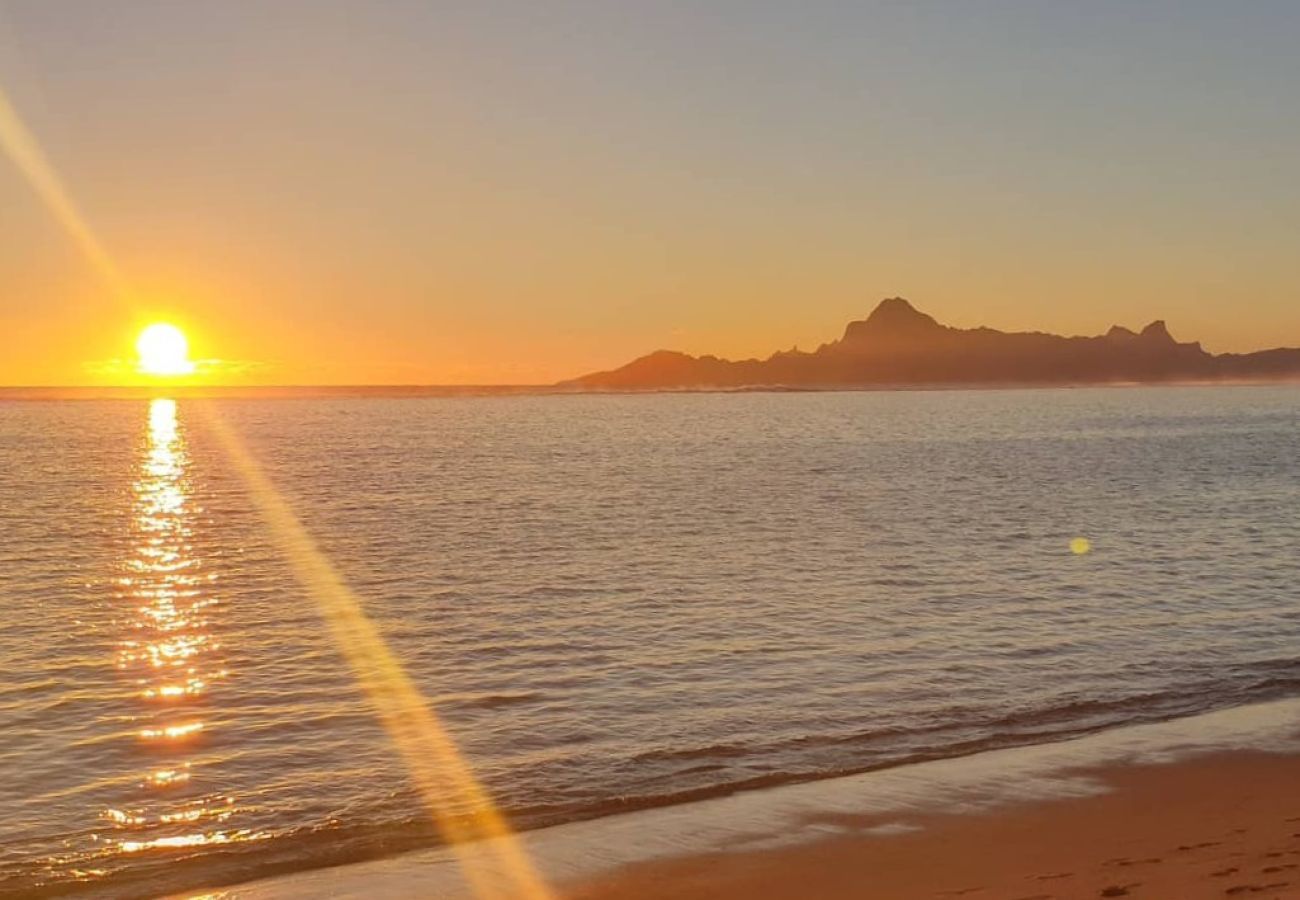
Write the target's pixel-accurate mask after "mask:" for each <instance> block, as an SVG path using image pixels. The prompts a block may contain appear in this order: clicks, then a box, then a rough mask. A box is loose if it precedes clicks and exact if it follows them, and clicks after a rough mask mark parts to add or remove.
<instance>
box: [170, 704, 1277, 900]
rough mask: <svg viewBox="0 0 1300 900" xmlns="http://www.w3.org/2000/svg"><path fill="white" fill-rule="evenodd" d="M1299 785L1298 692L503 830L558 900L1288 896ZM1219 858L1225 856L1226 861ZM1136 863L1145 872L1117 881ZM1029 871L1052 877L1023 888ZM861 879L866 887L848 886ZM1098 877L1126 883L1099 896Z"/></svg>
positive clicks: (402, 863)
mask: <svg viewBox="0 0 1300 900" xmlns="http://www.w3.org/2000/svg"><path fill="white" fill-rule="evenodd" d="M1296 784H1300V698H1292V699H1286V700H1276V701H1271V702H1267V703H1260V704H1253V705H1250V706H1242V707H1235V708H1232V709H1227V710H1220V711H1217V712H1212V713H1205V714H1201V715H1197V716H1191V717H1188V718H1184V719H1176V720H1171V721H1167V722H1159V723H1151V724H1144V725H1134V726H1126V727H1121V728H1116V729H1112V730H1110V731H1105V732H1100V733H1097V734H1093V735H1088V736H1085V737H1081V738H1075V739H1072V740H1067V741H1062V742H1058V743H1049V744H1039V745H1032V746H1024V747H1017V748H1010V749H1002V750H990V751H984V752H982V753H977V754H974V755H972V756H968V757H958V758H953V759H944V760H935V761H931V762H922V763H915V764H910V765H905V766H900V767H897V768H894V769H885V770H878V771H874V772H868V773H864V774H861V775H854V776H845V777H840V778H831V779H825V780H822V781H814V782H805V783H801V784H794V785H787V786H782V787H775V788H770V789H765V790H758V791H752V792H746V793H740V794H735V795H731V796H727V797H722V798H716V799H713V800H704V801H699V802H696V803H689V804H683V805H679V806H673V807H663V808H658V809H651V810H645V811H641V812H634V813H627V814H622V815H615V816H609V817H606V818H603V819H594V820H588V821H584V822H577V823H572V824H568V825H559V826H554V827H551V828H545V829H539V830H537V831H531V832H525V833H522V834H520V835H519V836H518V840H519V842H520V844H521V845H522V846H523V849H524V850H525V851H526V852H527V853H528V855H529V856H530V857H531V858H532V859H533V860H534V862H535V863H536V865H537V867H538V868H539V869H540V870H541V872H542V873H543V875H544V877H545V879H546V881H547V882H548V884H550V885H551V887H552V888H553V890H554V892H555V895H556V896H557V897H565V898H573V900H604V898H616V897H617V898H623V897H627V898H634V900H635V898H644V900H651V898H661V897H662V898H668V897H685V898H690V897H700V898H704V897H721V898H728V897H736V898H741V897H773V898H784V897H791V898H793V897H804V896H823V897H828V898H833V897H840V896H843V897H863V896H867V897H875V896H879V897H882V898H900V900H902V898H909V897H936V896H970V897H972V898H975V900H981V898H984V897H1005V898H1012V900H1016V898H1029V897H1034V898H1036V900H1047V898H1054V900H1056V898H1068V897H1095V896H1128V895H1130V894H1131V895H1132V896H1147V897H1160V898H1167V897H1188V898H1191V897H1200V896H1206V897H1209V896H1236V895H1235V894H1225V893H1224V891H1226V890H1228V889H1229V888H1234V887H1242V890H1241V891H1239V892H1238V893H1239V894H1241V895H1244V896H1261V897H1300V797H1296V796H1295V795H1296V791H1295V787H1294V786H1295V785H1296ZM1292 817H1295V819H1296V821H1287V820H1288V819H1290V818H1292ZM1228 819H1231V820H1232V822H1229V821H1228ZM1239 829H1244V831H1239ZM1293 832H1294V834H1293ZM999 835H1000V837H998V836H999ZM1288 842H1289V843H1288ZM1198 844H1199V845H1203V846H1200V847H1197V845H1198ZM1265 844H1267V845H1268V846H1264V845H1265ZM1275 845H1276V846H1275ZM1116 846H1120V847H1121V850H1120V851H1115V850H1114V847H1116ZM1180 846H1184V847H1188V848H1191V849H1188V850H1181V851H1180V850H1177V848H1178V847H1180ZM1125 847H1127V848H1130V850H1123V849H1122V848H1125ZM1139 847H1141V848H1143V849H1142V850H1140V851H1139V850H1138V849H1137V848H1139ZM492 850H493V848H492V847H490V846H488V845H483V846H475V845H470V846H468V847H465V848H461V856H460V859H461V860H462V861H464V863H465V864H467V865H470V866H473V867H474V868H475V870H476V872H478V874H479V875H480V876H483V875H484V874H486V875H487V877H488V878H489V879H491V878H493V877H495V876H494V874H493V871H492V870H493V866H494V865H495V863H494V860H495V859H496V856H495V854H494V853H493V852H492ZM1193 851H1196V852H1193ZM1269 853H1276V854H1280V855H1279V856H1276V857H1266V856H1265V855H1264V854H1269ZM1223 854H1241V856H1240V857H1236V856H1234V857H1231V859H1232V861H1231V862H1223V860H1222V859H1221V857H1222V856H1223ZM1252 854H1253V856H1252ZM1248 857H1249V859H1247V858H1248ZM1121 858H1125V859H1130V860H1133V861H1134V862H1131V863H1129V864H1124V865H1121V864H1120V863H1118V862H1116V860H1119V859H1121ZM1157 858H1158V859H1159V860H1160V864H1159V865H1157V863H1155V862H1151V860H1156V859H1157ZM1144 860H1145V861H1147V862H1142V861H1144ZM1207 860H1208V861H1211V862H1214V861H1218V862H1220V863H1222V864H1216V865H1214V867H1213V871H1224V870H1226V869H1234V870H1235V871H1233V872H1231V873H1228V874H1225V875H1222V876H1212V875H1211V870H1209V869H1206V868H1205V865H1203V864H1204V863H1206V862H1207ZM1243 861H1245V862H1248V865H1243V864H1241V863H1242V862H1243ZM1138 863H1141V865H1142V866H1144V867H1145V869H1144V870H1143V872H1142V876H1143V877H1130V876H1131V874H1132V872H1135V871H1137V869H1136V868H1133V867H1135V866H1137V865H1138ZM1256 863H1259V864H1258V865H1256ZM1293 863H1294V864H1295V865H1296V868H1295V869H1286V868H1278V869H1277V871H1272V872H1265V871H1264V869H1272V868H1275V867H1285V866H1288V865H1291V864H1293ZM1040 869H1041V870H1042V871H1038V870H1040ZM1049 869H1050V870H1051V871H1048V870H1049ZM1067 869H1068V870H1069V871H1070V873H1071V875H1070V876H1069V877H1068V878H1067V877H1066V876H1065V875H1064V874H1062V873H1063V872H1064V871H1065V870H1067ZM460 872H461V863H458V862H457V858H456V857H455V856H453V855H452V854H451V852H450V851H449V850H447V849H446V848H439V849H434V850H425V851H417V852H414V853H410V854H406V855H403V856H397V857H392V858H389V859H383V860H376V861H371V862H360V863H355V864H351V865H345V866H340V867H335V868H331V869H317V870H309V871H304V872H298V873H292V874H289V875H284V876H279V877H276V878H271V879H265V880H261V881H253V882H248V883H245V884H240V885H234V886H230V887H226V888H223V889H218V890H215V891H214V890H207V891H203V892H194V891H191V892H188V893H184V894H179V895H176V896H178V897H181V896H183V897H191V898H194V897H204V898H206V900H297V898H306V897H314V896H323V895H326V894H328V895H329V896H333V897H343V898H348V897H352V898H359V900H360V898H364V900H383V898H389V897H392V898H397V897H404V896H411V895H412V892H415V893H418V894H420V895H423V896H439V897H461V896H466V897H468V896H472V894H471V893H470V891H469V890H468V887H467V885H466V883H465V881H464V879H463V878H462V877H461V875H460ZM1153 873H1154V874H1153ZM1044 874H1047V875H1056V876H1059V877H1055V878H1051V879H1043V880H1041V881H1038V880H1036V879H1038V876H1040V875H1044ZM1112 876H1113V877H1112ZM1232 876H1236V879H1235V880H1234V879H1233V878H1232ZM1273 876H1277V877H1273ZM1106 878H1110V879H1111V880H1109V881H1105V883H1102V884H1093V882H1095V881H1098V880H1104V879H1106ZM864 879H866V881H868V882H870V883H871V884H873V885H876V887H875V888H874V889H873V891H872V892H867V893H864V892H863V885H864ZM1223 879H1228V880H1229V881H1230V882H1231V883H1226V882H1225V881H1224V880H1223ZM1049 882H1050V884H1049ZM1281 882H1287V884H1286V885H1285V886H1284V887H1278V886H1277V885H1279V884H1280V883H1281ZM1139 883H1140V884H1139ZM995 885H1000V886H999V887H995ZM1143 885H1145V886H1148V890H1147V891H1146V892H1145V893H1139V887H1140V886H1143ZM1154 885H1165V887H1163V888H1161V890H1154V888H1152V887H1151V886H1154ZM1268 885H1274V887H1266V886H1268ZM1108 888H1116V889H1118V890H1124V891H1127V892H1128V893H1127V894H1119V893H1112V894H1106V895H1103V894H1101V893H1100V892H1101V891H1103V890H1106V889H1108ZM1254 888H1260V889H1261V890H1258V891H1257V890H1254ZM1171 890H1172V891H1175V893H1169V891H1171ZM1008 891H1011V892H1008ZM1015 891H1019V893H1016V892H1015ZM1153 891H1154V892H1153ZM1161 891H1163V893H1162V892H1161ZM1198 891H1199V893H1198ZM1205 891H1209V892H1210V893H1205ZM1267 891H1272V893H1268V892H1267ZM1290 891H1293V893H1287V892H1290ZM945 892H948V893H945ZM1279 892H1281V893H1279Z"/></svg>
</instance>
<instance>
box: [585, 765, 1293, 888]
mask: <svg viewBox="0 0 1300 900" xmlns="http://www.w3.org/2000/svg"><path fill="white" fill-rule="evenodd" d="M1090 774H1092V775H1093V776H1094V777H1096V778H1097V779H1098V780H1100V781H1101V782H1103V783H1104V784H1106V785H1107V786H1109V787H1111V788H1112V789H1113V790H1112V792H1110V793H1105V794H1101V795H1097V796H1092V797H1083V798H1073V799H1067V800H1055V801H1044V802H1041V803H1036V804H1030V805H1025V806H1017V807H1014V808H1011V809H1004V810H997V811H992V812H988V813H985V814H982V815H978V816H968V815H931V816H926V817H921V818H916V819H912V820H909V822H908V825H909V826H912V827H916V828H917V830H914V831H907V832H905V833H898V834H888V833H885V832H888V830H889V829H888V828H887V827H882V826H887V825H888V822H885V821H882V820H881V819H880V818H879V817H843V818H841V819H840V820H839V821H838V823H837V824H839V825H841V826H843V827H846V828H848V829H851V830H853V831H856V832H858V834H857V835H855V836H853V837H844V838H838V839H828V840H825V841H821V842H819V843H816V844H812V845H807V846H801V847H789V848H783V849H776V850H769V851H765V852H751V853H741V854H734V853H713V854H708V855H705V856H699V857H694V858H688V859H682V860H675V861H669V862H656V863H648V864H643V865H636V866H629V867H626V868H624V869H622V870H620V871H618V872H615V873H613V874H611V875H608V876H605V877H601V878H597V879H595V880H592V881H590V882H588V883H585V884H581V885H578V886H576V887H574V888H572V889H571V890H568V891H566V892H565V894H564V896H566V897H568V898H570V900H614V898H618V900H659V898H665V900H666V898H676V900H685V898H736V900H739V898H771V900H778V898H805V897H822V898H840V897H842V898H862V897H879V898H890V900H894V898H897V900H904V898H942V897H968V898H972V900H984V898H998V900H1067V898H1085V897H1134V898H1138V897H1146V898H1161V900H1170V898H1187V900H1192V898H1210V897H1237V896H1241V897H1268V898H1281V897H1300V791H1297V787H1298V786H1300V756H1295V755H1270V754H1252V753H1240V754H1228V755H1222V756H1216V757H1213V758H1208V759H1199V760H1192V761H1186V762H1181V763H1176V764H1170V765H1156V766H1140V767H1132V768H1120V769H1112V770H1105V771H1100V772H1094V773H1090ZM873 827H876V828H878V829H879V830H878V831H876V832H875V833H872V834H865V835H864V834H862V833H861V832H864V831H869V830H870V829H872V828H873Z"/></svg>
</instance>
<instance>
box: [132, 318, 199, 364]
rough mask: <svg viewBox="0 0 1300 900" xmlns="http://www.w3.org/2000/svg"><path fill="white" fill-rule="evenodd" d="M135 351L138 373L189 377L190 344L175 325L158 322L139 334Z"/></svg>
mask: <svg viewBox="0 0 1300 900" xmlns="http://www.w3.org/2000/svg"><path fill="white" fill-rule="evenodd" d="M135 351H136V353H138V354H139V355H140V371H141V372H143V373H145V374H146V375H189V374H191V373H193V371H194V363H193V362H191V361H190V342H189V341H187V340H186V339H185V335H184V333H183V332H182V331H181V330H180V329H179V328H177V327H176V326H175V325H168V324H167V323H165V322H158V323H156V324H153V325H150V326H149V327H148V328H146V329H145V330H144V331H142V332H140V337H138V338H137V339H136V342H135Z"/></svg>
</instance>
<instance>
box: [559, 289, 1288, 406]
mask: <svg viewBox="0 0 1300 900" xmlns="http://www.w3.org/2000/svg"><path fill="white" fill-rule="evenodd" d="M1294 378H1300V349H1277V350H1264V351H1261V352H1258V353H1245V354H1235V353H1225V354H1221V355H1217V356H1216V355H1214V354H1211V353H1207V352H1206V351H1205V350H1203V349H1201V345H1200V344H1199V343H1190V344H1182V343H1179V342H1178V341H1175V340H1174V338H1173V336H1172V335H1170V333H1169V329H1168V328H1166V327H1165V323H1164V322H1162V321H1156V322H1152V323H1151V324H1150V325H1148V326H1147V327H1146V328H1143V329H1142V331H1141V332H1133V331H1130V330H1128V329H1127V328H1123V327H1121V326H1119V325H1116V326H1114V327H1113V328H1111V329H1110V331H1108V332H1106V334H1104V335H1102V336H1100V337H1060V336H1059V335H1054V334H1044V333H1041V332H1013V333H1008V332H1003V331H995V330H994V329H992V328H971V329H963V328H949V327H948V326H946V325H940V324H939V323H938V322H936V321H935V320H934V319H933V318H932V317H930V316H928V315H926V314H925V313H923V312H919V311H918V310H916V309H915V308H914V307H913V306H912V304H910V303H908V302H907V301H906V300H904V299H903V298H901V297H893V298H890V299H888V300H883V301H881V303H880V305H879V306H877V307H876V308H875V309H874V310H872V312H871V315H869V316H867V318H865V319H863V320H861V321H857V322H850V323H849V324H848V327H847V328H845V329H844V336H843V337H842V338H840V339H839V340H838V341H832V342H831V343H829V344H823V345H822V346H821V347H819V348H817V349H816V350H815V351H813V352H811V353H804V352H800V351H799V350H797V349H796V350H789V351H784V352H779V353H774V354H772V355H771V356H769V357H768V358H767V359H763V360H759V359H746V360H739V361H731V360H726V359H719V358H718V357H716V356H689V355H687V354H685V353H676V352H673V351H670V350H659V351H657V352H655V353H651V354H650V355H649V356H643V357H641V358H640V359H637V360H634V361H632V362H630V363H628V364H627V365H625V366H623V367H622V368H619V369H614V370H612V371H609V372H596V373H594V374H591V375H584V376H582V377H581V378H575V379H573V380H571V381H566V382H562V383H561V386H562V387H569V388H578V389H588V390H657V389H665V388H743V387H807V388H817V387H869V386H888V385H924V384H1093V383H1105V382H1168V381H1216V380H1225V381H1226V380H1233V381H1268V380H1280V379H1294Z"/></svg>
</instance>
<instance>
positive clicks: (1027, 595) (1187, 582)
mask: <svg viewBox="0 0 1300 900" xmlns="http://www.w3.org/2000/svg"><path fill="white" fill-rule="evenodd" d="M218 425H219V426H220V428H224V429H230V430H231V431H233V432H234V433H235V434H237V435H239V437H240V440H241V441H242V442H243V444H244V446H245V447H246V448H247V449H248V451H249V452H250V453H251V454H252V455H253V456H254V457H255V458H256V459H257V460H259V461H260V462H261V464H262V466H263V467H264V469H265V471H266V473H267V474H268V475H269V476H270V477H271V479H273V481H274V483H275V485H276V486H277V487H278V488H279V490H280V491H281V492H282V493H283V494H284V496H285V497H286V498H287V499H288V500H289V502H290V503H291V505H292V507H293V509H294V510H295V511H296V512H297V513H298V515H299V517H300V518H301V520H302V522H303V524H304V525H305V527H306V528H307V529H308V530H309V531H310V533H311V534H312V536H313V537H314V538H315V539H316V541H317V542H318V543H319V545H320V548H321V550H322V551H323V552H324V553H325V554H326V555H327V556H328V557H329V559H330V560H331V561H332V562H333V563H334V564H335V565H336V566H337V567H338V568H339V570H340V571H341V572H342V573H343V574H344V576H345V577H346V578H347V580H348V583H349V585H350V586H351V587H352V588H353V589H354V590H355V592H356V593H357V594H358V595H359V596H360V597H361V598H362V599H363V600H364V602H365V605H366V610H367V612H368V613H369V614H370V616H371V617H372V618H373V620H374V621H375V622H376V623H377V624H378V625H379V627H380V628H381V629H382V631H383V633H384V635H385V637H386V638H387V639H388V641H389V643H390V644H391V646H392V648H393V649H394V650H395V652H396V653H397V655H398V657H399V659H400V660H401V662H402V663H403V664H404V666H405V668H406V670H407V672H408V673H409V674H410V675H411V676H412V677H413V678H414V680H415V682H416V683H417V684H418V685H419V686H420V688H421V689H422V690H423V692H424V695H425V697H426V698H427V699H428V700H429V702H430V703H431V704H432V705H433V706H434V708H435V709H436V712H437V714H438V716H439V717H440V719H441V720H442V721H443V723H444V724H445V725H446V726H447V727H448V728H449V729H450V730H451V732H452V733H453V735H454V736H455V738H456V740H457V742H458V743H459V746H460V748H461V749H462V751H463V752H464V753H465V754H466V756H467V757H468V759H469V760H470V762H471V763H472V765H473V767H474V769H475V771H476V773H477V774H478V776H479V777H480V778H481V779H482V780H483V782H484V783H485V785H486V786H487V788H488V789H489V790H490V792H491V794H492V795H493V796H494V797H495V799H496V801H497V803H498V804H499V805H500V807H501V808H502V809H504V810H505V811H506V812H507V813H508V815H509V817H510V819H511V820H512V821H513V822H514V823H515V824H516V825H517V826H518V827H521V828H536V827H542V826H545V825H548V824H551V823H556V822H562V821H568V820H574V819H581V818H592V817H597V816H601V815H605V814H609V813H611V812H617V811H626V810H630V809H636V808H638V807H647V806H655V805H663V804H672V803H679V802H684V801H687V800H690V799H694V798H700V797H705V796H709V795H713V794H718V793H725V792H731V791H736V790H744V789H750V788H757V787H760V786H765V785H773V784H778V783H782V782H788V781H795V780H808V779H815V778H826V777H830V776H835V775H839V774H845V773H850V772H858V771H864V770H868V769H873V768H878V767H884V766H893V765H899V764H905V763H907V762H909V761H916V760H922V759H930V758H934V757H944V756H953V755H960V754H967V753H971V752H974V751H977V750H981V749H985V748H991V747H1002V746H1009V745H1016V744H1025V743H1037V742H1044V741H1051V740H1055V739H1059V738H1062V737H1064V736H1070V735H1076V734H1080V733H1083V732H1088V731H1095V730H1099V729H1104V728H1108V727H1113V726H1116V725H1120V724H1125V723H1133V722H1139V721H1145V720H1153V719H1163V718H1170V717H1175V716H1180V715H1184V714H1190V713H1193V712H1198V711H1202V710H1207V709H1212V708H1216V707H1225V706H1235V705H1239V704H1243V703H1246V702H1249V701H1253V700H1262V699H1267V698H1271V697H1277V696H1285V695H1295V694H1297V693H1300V602H1297V601H1298V599H1300V587H1298V585H1300V552H1298V551H1300V512H1298V510H1300V389H1297V388H1295V387H1276V388H1246V387H1233V388H1155V389H1098V390H1041V391H983V392H980V391H964V392H942V391H935V392H899V393H813V394H739V395H736V394H732V395H704V394H692V395H652V396H540V397H527V396H522V397H521V396H516V397H479V398H446V397H443V398H426V399H418V398H404V399H375V398H367V399H338V398H335V399H298V400H294V399H263V400H233V399H227V400H218V401H203V400H182V401H179V402H176V403H173V402H171V401H169V400H155V401H152V402H142V401H125V400H123V401H30V402H26V401H22V402H19V401H11V402H0V613H2V618H0V673H2V674H0V893H12V894H19V895H42V894H51V895H53V894H58V893H62V892H76V891H87V892H98V893H101V894H104V895H109V896H123V897H132V896H147V895H152V894H156V893H161V892H166V891H171V890H180V889H184V888H187V887H192V886H198V885H204V884H208V885H210V884H216V883H223V882H230V881H235V880H240V879H246V878H252V877H256V876H259V875H263V874H270V873H274V872H284V871H292V870H295V869H301V868H307V867H311V866H317V865H326V864H332V863H337V862H342V861H347V860H353V859H361V858H367V857H373V856H379V855H385V854H391V853H396V852H400V851H402V850H406V849H411V848H414V847H418V846H426V845H429V844H431V843H433V842H435V841H436V840H437V838H436V835H435V834H433V833H432V831H431V829H430V828H429V827H428V826H427V825H426V824H425V823H424V820H423V817H422V814H421V805H420V803H419V801H418V800H417V798H416V797H415V796H414V794H413V791H412V789H411V787H410V786H409V784H408V782H407V781H406V779H405V777H404V774H403V772H404V770H403V768H402V767H401V764H400V762H399V760H398V757H397V756H396V755H395V753H394V750H393V748H392V745H391V743H390V742H389V740H388V738H387V736H386V734H385V732H384V731H383V729H382V728H381V727H380V726H379V725H378V724H377V723H376V721H375V719H374V718H373V716H372V715H371V713H370V712H369V708H368V706H367V704H366V702H365V700H364V698H363V696H362V695H361V694H360V692H359V688H358V687H357V686H356V684H355V682H354V680H353V678H352V676H351V674H350V672H349V669H348V666H347V664H346V663H345V662H344V660H343V657H342V656H341V654H340V652H339V650H338V648H337V647H336V646H335V645H334V643H333V641H332V639H331V637H330V635H329V633H327V631H326V630H325V628H324V627H323V626H322V623H321V620H320V617H319V615H318V612H317V609H316V607H315V605H314V601H313V600H312V599H311V597H310V596H309V595H308V594H307V593H306V592H305V591H304V590H303V589H302V588H301V587H300V586H299V585H298V583H297V582H296V580H295V578H294V575H293V573H292V571H291V570H290V568H289V567H288V566H287V565H286V564H285V562H284V561H283V560H282V559H281V557H280V555H279V554H278V552H277V550H276V545H275V543H274V542H273V541H272V539H271V537H270V535H269V533H268V528H267V527H266V525H265V524H264V523H263V522H262V521H261V520H260V519H259V516H258V513H257V510H256V509H255V507H254V506H253V504H252V502H251V500H250V497H249V494H248V492H247V490H246V488H245V486H244V482H243V481H242V480H241V477H240V474H239V470H238V469H237V468H236V467H235V466H234V464H233V463H232V462H231V460H230V457H229V455H228V453H227V452H226V446H225V445H224V444H223V443H222V442H221V441H220V440H219V439H218V436H217V431H216V429H217V428H218ZM1076 538H1085V539H1087V540H1088V541H1089V542H1090V546H1091V549H1090V552H1086V553H1076V552H1073V551H1072V549H1071V542H1072V541H1073V540H1074V539H1076ZM1076 549H1083V547H1082V545H1081V544H1077V546H1076Z"/></svg>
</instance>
